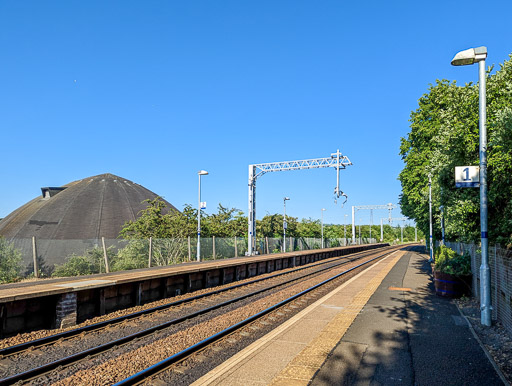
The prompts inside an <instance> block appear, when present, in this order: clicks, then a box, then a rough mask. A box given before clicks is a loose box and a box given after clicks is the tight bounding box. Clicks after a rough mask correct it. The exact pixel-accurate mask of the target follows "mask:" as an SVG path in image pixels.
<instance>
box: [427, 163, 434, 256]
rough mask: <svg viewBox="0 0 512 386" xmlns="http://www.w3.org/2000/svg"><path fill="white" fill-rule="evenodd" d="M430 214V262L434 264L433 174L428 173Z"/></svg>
mask: <svg viewBox="0 0 512 386" xmlns="http://www.w3.org/2000/svg"><path fill="white" fill-rule="evenodd" d="M428 213H429V225H430V245H429V248H430V249H429V250H430V253H429V254H430V259H429V262H431V263H432V262H434V247H433V246H432V241H433V240H432V174H431V173H428Z"/></svg>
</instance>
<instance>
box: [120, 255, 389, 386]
mask: <svg viewBox="0 0 512 386" xmlns="http://www.w3.org/2000/svg"><path fill="white" fill-rule="evenodd" d="M394 252H396V251H393V252H389V253H386V254H384V255H380V256H377V257H374V258H373V259H370V260H368V261H365V262H364V263H361V264H358V265H356V266H355V267H352V268H349V269H347V270H346V271H343V272H341V273H339V274H337V275H335V276H333V277H331V278H329V279H326V280H324V281H322V282H320V283H318V284H315V285H314V286H312V287H310V288H308V289H305V290H304V291H301V292H299V293H298V294H295V295H293V296H291V297H289V298H288V299H285V300H283V301H281V302H279V303H276V304H274V305H273V306H270V307H268V308H266V309H264V310H263V311H260V312H258V313H256V314H254V315H252V316H250V317H248V318H247V319H244V320H242V321H240V322H238V323H236V324H234V325H232V326H230V327H228V328H226V329H224V330H222V331H220V332H218V333H216V334H214V335H212V336H210V337H208V338H206V339H203V340H202V341H200V342H198V343H196V344H194V345H192V346H190V347H188V348H186V349H184V350H182V351H180V352H178V353H176V354H173V355H171V356H170V357H168V358H166V359H164V360H162V361H160V362H158V363H155V364H154V365H152V366H150V367H148V368H146V369H144V370H142V371H139V372H138V373H136V374H133V375H132V376H130V377H128V378H126V379H124V380H122V381H119V382H117V383H115V384H114V385H113V386H124V385H136V384H139V383H140V382H143V381H145V380H146V379H147V378H149V377H150V376H152V375H154V374H156V373H159V372H161V371H163V370H165V369H166V368H167V367H169V366H171V365H173V364H175V363H177V362H179V361H180V360H182V359H184V358H186V357H188V356H190V355H191V354H193V353H195V352H197V351H199V350H201V349H202V348H204V347H206V346H208V345H210V344H212V343H214V342H216V341H217V340H219V339H221V338H223V337H224V336H226V335H229V334H231V333H233V332H235V331H236V330H238V329H240V328H241V327H243V326H245V325H247V324H249V323H251V322H253V321H255V320H257V319H259V318H260V317H262V316H264V315H266V314H268V313H270V312H272V311H274V310H276V309H277V308H279V307H282V306H284V305H286V304H288V303H290V302H292V301H293V300H295V299H297V298H299V297H301V296H303V295H305V294H308V293H310V292H311V291H314V290H315V289H317V288H319V287H321V286H323V285H325V284H327V283H330V282H331V281H333V280H335V279H337V278H339V277H341V276H343V275H346V274H347V273H349V272H352V271H353V270H355V269H357V268H360V267H362V266H364V265H366V264H368V263H370V262H372V261H375V260H376V259H380V258H382V257H384V256H387V255H390V254H391V253H394Z"/></svg>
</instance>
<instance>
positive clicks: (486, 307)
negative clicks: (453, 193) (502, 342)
mask: <svg viewBox="0 0 512 386" xmlns="http://www.w3.org/2000/svg"><path fill="white" fill-rule="evenodd" d="M486 58H487V47H476V48H470V49H469V50H465V51H461V52H459V53H457V54H456V55H455V57H454V58H453V59H452V65H454V66H466V65H469V64H474V63H477V62H478V74H479V82H478V83H479V98H478V111H479V132H480V232H481V244H482V263H481V265H480V309H481V314H480V322H481V323H482V324H483V325H484V326H490V325H491V310H492V307H491V273H490V270H489V239H488V235H487V128H486V126H485V124H486V111H485V109H486V99H485V98H486V95H485V59H486Z"/></svg>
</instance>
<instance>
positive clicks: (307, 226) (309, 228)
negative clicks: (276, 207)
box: [297, 218, 322, 238]
mask: <svg viewBox="0 0 512 386" xmlns="http://www.w3.org/2000/svg"><path fill="white" fill-rule="evenodd" d="M321 228H322V226H321V223H320V220H313V219H311V218H303V219H302V220H301V221H300V222H299V223H298V224H297V236H298V237H314V238H319V237H321V236H322V229H321Z"/></svg>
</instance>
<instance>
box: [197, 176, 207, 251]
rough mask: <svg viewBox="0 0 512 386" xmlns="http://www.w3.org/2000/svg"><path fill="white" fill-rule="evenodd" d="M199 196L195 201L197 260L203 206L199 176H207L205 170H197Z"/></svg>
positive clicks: (199, 248)
mask: <svg viewBox="0 0 512 386" xmlns="http://www.w3.org/2000/svg"><path fill="white" fill-rule="evenodd" d="M197 175H198V176H199V198H198V202H197V261H201V209H202V207H203V205H202V202H201V176H207V175H208V172H207V171H206V170H199V171H198V172H197Z"/></svg>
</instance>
